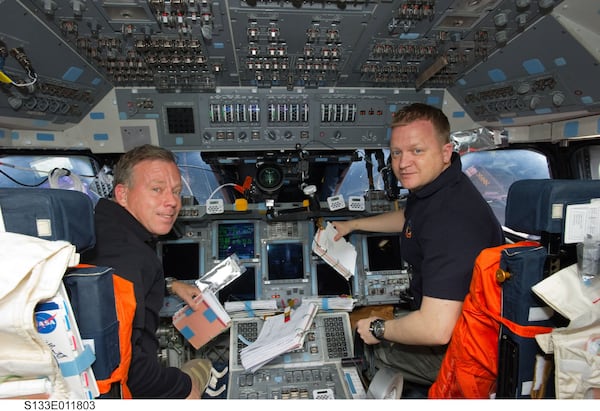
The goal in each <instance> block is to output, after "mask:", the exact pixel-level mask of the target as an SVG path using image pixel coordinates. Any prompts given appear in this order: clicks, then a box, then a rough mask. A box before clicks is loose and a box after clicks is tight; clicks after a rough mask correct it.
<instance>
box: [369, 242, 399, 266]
mask: <svg viewBox="0 0 600 411" xmlns="http://www.w3.org/2000/svg"><path fill="white" fill-rule="evenodd" d="M366 243H367V258H368V261H367V262H368V267H369V271H398V270H401V269H402V255H401V254H400V236H399V235H397V234H396V235H391V234H388V235H385V234H382V235H373V236H367V237H366Z"/></svg>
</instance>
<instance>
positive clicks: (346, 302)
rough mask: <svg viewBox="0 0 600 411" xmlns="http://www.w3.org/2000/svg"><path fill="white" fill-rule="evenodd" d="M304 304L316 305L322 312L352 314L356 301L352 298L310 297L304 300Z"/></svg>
mask: <svg viewBox="0 0 600 411" xmlns="http://www.w3.org/2000/svg"><path fill="white" fill-rule="evenodd" d="M302 301H303V302H305V303H306V302H310V303H315V304H317V305H318V306H319V309H320V310H323V311H329V310H335V311H347V312H352V310H353V309H354V304H356V299H354V298H352V297H308V298H303V299H302Z"/></svg>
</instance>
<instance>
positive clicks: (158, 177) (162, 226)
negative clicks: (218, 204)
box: [115, 160, 181, 235]
mask: <svg viewBox="0 0 600 411" xmlns="http://www.w3.org/2000/svg"><path fill="white" fill-rule="evenodd" d="M132 180H133V184H132V185H131V186H126V185H123V184H119V185H118V186H117V187H116V188H115V198H116V200H117V202H118V203H119V204H120V205H121V206H123V207H124V208H125V209H127V211H129V212H130V213H131V214H132V215H133V216H134V217H135V218H136V219H137V220H138V221H139V222H140V223H141V224H142V225H143V226H144V227H145V228H146V229H147V230H148V231H150V232H151V233H152V234H155V235H164V234H167V233H168V232H169V231H171V228H172V227H173V224H174V223H175V220H176V218H177V215H178V214H179V210H180V209H181V174H180V173H179V169H178V168H177V165H175V164H173V163H170V162H166V161H162V160H144V161H142V162H140V163H138V164H136V165H135V167H134V168H133V174H132Z"/></svg>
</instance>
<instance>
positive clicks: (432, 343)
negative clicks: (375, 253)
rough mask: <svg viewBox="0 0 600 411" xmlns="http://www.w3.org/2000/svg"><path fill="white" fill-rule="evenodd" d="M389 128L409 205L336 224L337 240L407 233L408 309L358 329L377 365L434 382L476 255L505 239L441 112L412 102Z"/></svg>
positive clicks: (404, 244)
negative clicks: (362, 233) (358, 233)
mask: <svg viewBox="0 0 600 411" xmlns="http://www.w3.org/2000/svg"><path fill="white" fill-rule="evenodd" d="M391 127H392V132H391V138H390V156H391V167H392V169H393V172H394V174H395V176H396V177H397V178H398V180H399V181H400V183H401V184H402V187H404V188H406V189H408V190H409V195H408V199H407V201H406V207H405V208H404V209H400V210H397V211H392V212H388V213H384V214H379V215H376V216H372V217H365V218H358V219H353V220H347V221H335V222H333V224H334V226H335V228H336V230H337V231H338V234H337V236H336V239H339V238H341V237H342V236H345V235H347V234H348V233H350V232H352V231H370V232H401V233H402V234H401V253H402V258H403V259H404V260H405V261H406V262H407V263H408V264H409V265H410V266H411V270H412V279H411V283H410V289H409V290H410V294H411V297H412V301H411V304H410V305H411V306H410V310H407V311H406V312H403V313H401V314H400V315H397V316H396V317H395V318H394V319H388V320H383V319H381V318H378V317H369V318H364V319H360V320H358V322H357V325H356V326H357V332H358V334H359V335H360V337H361V338H362V340H363V341H364V343H365V344H368V345H373V347H374V352H375V357H376V361H375V365H376V367H377V368H379V367H381V366H388V367H393V368H396V369H398V370H399V371H400V372H401V373H402V375H403V377H404V379H405V380H406V381H411V382H414V383H418V384H424V385H430V384H432V383H433V382H434V381H435V379H436V376H437V373H438V371H439V368H440V365H441V362H442V359H443V357H444V354H445V352H446V347H447V344H448V343H449V341H450V338H451V336H452V331H453V329H454V325H455V324H456V321H457V320H458V318H459V316H460V313H461V310H462V304H463V300H464V298H465V296H466V295H467V293H468V291H469V285H470V282H471V274H472V271H473V266H474V263H475V259H476V257H477V255H478V254H479V253H480V251H481V250H483V249H484V248H488V247H494V246H497V245H500V244H503V243H504V235H503V232H502V227H501V226H500V224H499V222H498V220H497V219H496V217H495V216H494V213H493V211H492V209H491V208H490V207H489V205H488V204H487V202H486V201H485V200H484V198H483V197H482V196H481V194H480V193H479V191H478V190H477V188H475V186H474V185H473V184H472V183H471V181H470V180H469V178H468V177H467V176H466V175H465V174H464V173H463V172H462V166H461V161H460V156H459V155H458V153H455V152H454V151H453V147H454V146H453V144H452V142H451V141H450V124H449V121H448V118H447V117H446V116H445V114H444V113H443V112H442V111H441V110H439V109H437V108H435V107H432V106H429V105H426V104H421V103H414V104H411V105H409V106H406V107H404V108H402V109H401V110H399V111H398V112H396V113H395V114H394V117H393V121H392V126H391ZM399 258H400V257H399Z"/></svg>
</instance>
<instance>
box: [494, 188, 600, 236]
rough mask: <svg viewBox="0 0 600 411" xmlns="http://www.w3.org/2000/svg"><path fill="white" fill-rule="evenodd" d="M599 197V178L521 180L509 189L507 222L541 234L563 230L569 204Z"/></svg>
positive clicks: (516, 229) (560, 232) (509, 224)
mask: <svg viewBox="0 0 600 411" xmlns="http://www.w3.org/2000/svg"><path fill="white" fill-rule="evenodd" d="M593 198H600V180H566V179H563V180H560V179H543V180H519V181H515V182H514V183H513V184H512V185H511V186H510V187H509V189H508V195H507V198H506V209H505V219H504V225H505V226H506V227H508V228H510V229H512V230H515V231H519V232H522V233H527V234H534V235H541V233H542V232H547V233H552V234H562V233H563V232H564V219H565V214H566V211H567V205H570V204H583V203H589V202H590V200H591V199H593Z"/></svg>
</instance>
